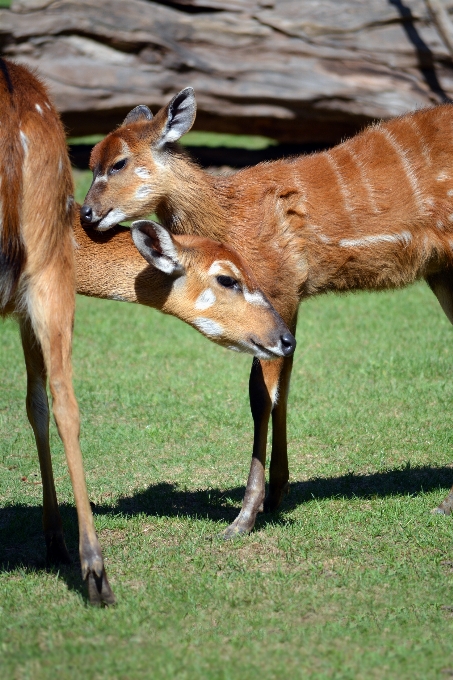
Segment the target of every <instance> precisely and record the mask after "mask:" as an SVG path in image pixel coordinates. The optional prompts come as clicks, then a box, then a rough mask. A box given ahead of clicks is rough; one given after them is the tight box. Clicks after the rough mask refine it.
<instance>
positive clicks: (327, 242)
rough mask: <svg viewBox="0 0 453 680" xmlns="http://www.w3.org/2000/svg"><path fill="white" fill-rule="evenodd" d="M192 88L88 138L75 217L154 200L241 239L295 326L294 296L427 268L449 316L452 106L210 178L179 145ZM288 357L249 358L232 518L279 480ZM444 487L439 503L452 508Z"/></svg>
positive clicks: (166, 217)
mask: <svg viewBox="0 0 453 680" xmlns="http://www.w3.org/2000/svg"><path fill="white" fill-rule="evenodd" d="M195 112H196V104H195V99H194V95H193V90H192V89H191V88H187V89H185V90H182V91H181V92H180V93H179V94H177V95H176V96H175V97H174V98H173V99H172V100H171V102H170V103H169V104H168V105H167V106H166V107H165V108H163V109H161V110H160V111H159V112H158V114H157V115H156V116H155V118H153V117H152V114H151V112H150V111H149V109H148V108H147V107H146V106H138V107H136V108H135V109H134V110H133V111H131V112H130V113H129V115H128V116H127V117H126V119H125V121H124V123H123V124H122V125H121V126H120V127H119V128H118V129H117V130H115V131H113V132H112V133H110V134H109V135H108V136H107V137H106V138H105V139H104V140H103V141H102V142H100V143H99V144H98V145H97V146H96V147H95V148H94V149H93V151H92V155H91V161H90V166H91V169H92V170H93V183H92V185H91V188H90V190H89V192H88V194H87V197H86V201H85V205H84V206H83V207H82V209H81V216H82V219H83V220H84V222H85V223H87V224H90V225H91V226H92V227H94V228H96V229H98V230H104V229H108V228H110V227H111V226H113V225H114V224H116V223H117V222H118V221H119V220H122V219H132V218H136V217H139V216H140V215H143V214H148V213H150V212H152V211H155V212H156V213H157V215H158V216H159V218H160V219H161V220H162V222H163V223H164V224H165V225H167V226H168V227H169V228H170V229H171V231H172V232H174V233H178V234H179V233H188V234H200V235H203V236H209V237H214V238H216V239H218V240H221V241H223V242H226V243H231V244H233V245H234V246H235V247H237V248H238V249H239V250H240V252H241V254H242V255H243V256H244V257H245V259H246V261H247V262H248V264H249V265H250V268H251V270H252V271H253V273H254V275H255V277H256V279H257V282H258V285H259V286H260V288H261V289H262V290H263V291H264V292H265V294H266V296H267V297H268V298H269V300H270V301H271V303H272V304H273V305H274V306H275V308H276V310H277V311H278V312H279V313H280V314H281V316H282V318H283V319H284V320H285V322H286V323H287V324H288V325H289V328H290V329H291V331H292V332H293V333H294V332H295V327H296V319H297V312H298V306H299V303H300V301H301V300H302V299H304V298H306V297H309V296H311V295H317V294H320V293H324V292H327V291H341V292H344V291H353V290H362V289H368V290H380V289H385V288H396V287H400V286H405V285H407V284H409V283H412V282H413V281H415V280H416V279H420V278H424V279H425V280H426V281H427V282H428V284H429V285H430V287H431V288H432V290H433V292H434V293H435V295H436V296H437V298H438V300H439V302H440V304H441V306H442V308H443V310H444V312H445V313H446V315H447V316H448V318H449V319H450V321H451V322H453V107H452V106H451V105H449V104H446V105H442V106H439V107H437V108H434V109H430V110H425V111H418V112H416V113H412V114H409V115H407V116H405V117H402V118H399V119H396V120H392V121H390V122H387V123H382V124H380V125H374V126H372V127H369V128H368V129H367V130H365V131H364V132H362V133H360V134H359V135H357V136H356V137H354V138H352V139H350V140H348V141H346V142H344V143H343V144H340V145H339V146H337V147H335V148H334V149H332V150H330V151H326V152H322V153H318V154H314V155H312V156H307V157H296V158H290V159H287V160H280V161H275V162H272V163H262V164H260V165H258V166H256V167H253V168H248V169H245V170H242V171H240V172H237V173H236V174H235V175H233V176H230V177H211V176H210V175H208V174H206V173H205V172H203V171H202V170H200V169H199V168H198V167H197V166H196V165H194V163H193V162H191V161H190V159H188V158H187V157H186V155H184V154H183V153H182V152H181V151H180V150H178V148H177V147H176V146H175V145H174V142H175V141H177V140H178V139H179V138H180V137H181V136H182V135H183V134H184V133H185V132H187V131H188V130H189V129H190V128H191V126H192V124H193V121H194V118H195ZM291 368H292V357H285V358H281V359H279V360H277V361H275V362H268V361H265V360H264V361H263V360H259V361H254V362H253V365H252V370H251V375H250V404H251V410H252V416H253V420H254V442H253V454H252V463H251V469H250V474H249V478H248V482H247V488H246V492H245V497H244V501H243V505H242V510H241V511H240V513H239V515H238V517H237V518H236V520H235V521H234V522H233V524H232V525H231V526H230V527H229V528H228V529H227V531H226V536H232V535H234V534H235V533H238V532H239V533H243V532H248V531H250V530H251V529H252V528H253V525H254V522H255V518H256V514H257V512H259V511H260V510H261V509H262V507H263V501H264V479H265V478H264V464H265V458H266V438H267V430H268V422H269V418H270V416H271V414H272V426H273V432H272V457H271V462H270V470H269V492H268V497H267V500H266V507H267V508H268V509H271V510H272V509H275V508H277V507H278V505H279V504H280V502H281V500H282V497H283V495H284V494H285V492H286V490H287V487H288V479H289V470H288V457H287V443H286V409H287V398H288V390H289V380H290V374H291ZM452 508H453V489H452V491H451V492H450V494H449V495H448V496H447V498H446V499H445V500H444V501H443V502H442V503H441V504H440V505H439V507H438V509H437V511H438V512H441V513H445V514H449V513H450V512H451V511H452Z"/></svg>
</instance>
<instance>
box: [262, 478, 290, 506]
mask: <svg viewBox="0 0 453 680" xmlns="http://www.w3.org/2000/svg"><path fill="white" fill-rule="evenodd" d="M289 490H290V486H289V483H288V482H287V483H286V484H285V485H284V486H283V487H282V488H280V489H279V490H276V491H273V490H272V489H269V493H268V494H267V497H266V499H265V501H264V512H274V510H277V509H278V508H279V507H280V505H281V502H282V500H283V498H284V497H285V496H287V495H288V494H289Z"/></svg>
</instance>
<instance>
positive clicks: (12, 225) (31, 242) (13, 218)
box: [0, 59, 73, 312]
mask: <svg viewBox="0 0 453 680" xmlns="http://www.w3.org/2000/svg"><path fill="white" fill-rule="evenodd" d="M72 194H73V185H72V177H71V169H70V164H69V159H68V154H67V149H66V141H65V135H64V131H63V128H62V125H61V123H60V120H59V117H58V114H57V112H56V111H55V109H54V107H53V105H52V104H51V102H50V100H49V97H48V94H47V91H46V88H45V87H44V85H43V84H42V83H41V82H40V81H39V80H38V78H37V77H36V76H35V75H33V74H31V73H30V72H29V71H28V70H27V69H26V68H24V67H23V66H20V65H18V64H14V63H12V62H9V61H5V60H3V59H0V206H1V208H0V211H1V215H0V312H1V311H2V310H4V309H5V308H6V305H7V303H8V301H11V298H12V297H13V295H14V291H15V290H16V288H17V284H18V281H19V278H20V276H21V274H22V272H23V271H24V269H25V268H28V270H29V272H30V273H31V272H33V271H39V270H40V268H42V267H43V266H45V264H46V262H47V261H48V260H49V258H50V257H51V256H52V254H53V253H55V252H56V251H58V250H59V249H60V247H61V244H62V240H63V239H62V235H63V234H64V233H66V236H67V237H69V234H70V230H71V225H72V214H73V198H72ZM66 240H67V239H66Z"/></svg>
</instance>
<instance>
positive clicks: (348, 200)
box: [326, 151, 353, 215]
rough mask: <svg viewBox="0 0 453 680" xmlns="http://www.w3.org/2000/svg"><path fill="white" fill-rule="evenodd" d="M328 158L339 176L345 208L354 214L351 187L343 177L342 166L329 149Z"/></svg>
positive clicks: (337, 176) (338, 182) (335, 173)
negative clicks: (340, 166)
mask: <svg viewBox="0 0 453 680" xmlns="http://www.w3.org/2000/svg"><path fill="white" fill-rule="evenodd" d="M326 158H327V159H328V161H329V163H330V167H331V168H332V170H333V172H334V175H335V177H336V178H337V184H338V186H339V188H340V193H341V195H342V197H343V204H344V207H345V210H346V211H347V212H348V213H349V214H350V215H352V212H353V207H352V204H351V194H350V192H349V189H348V187H347V185H346V182H345V181H344V179H343V176H342V174H341V172H340V168H339V166H338V163H337V161H336V160H335V159H334V158H333V157H332V156H331V155H330V152H329V151H326Z"/></svg>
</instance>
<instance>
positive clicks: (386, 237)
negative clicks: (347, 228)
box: [338, 231, 412, 248]
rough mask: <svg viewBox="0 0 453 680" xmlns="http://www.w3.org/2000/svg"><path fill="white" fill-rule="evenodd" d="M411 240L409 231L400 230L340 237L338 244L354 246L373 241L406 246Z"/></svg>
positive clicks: (366, 244) (348, 246)
mask: <svg viewBox="0 0 453 680" xmlns="http://www.w3.org/2000/svg"><path fill="white" fill-rule="evenodd" d="M411 241H412V234H411V233H410V231H402V232H401V233H400V234H378V235H377V236H362V238H342V239H341V241H339V242H338V245H339V246H341V247H342V248H356V247H357V246H368V245H373V244H374V243H402V244H403V245H405V246H407V245H408V244H409V243H410V242H411Z"/></svg>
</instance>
